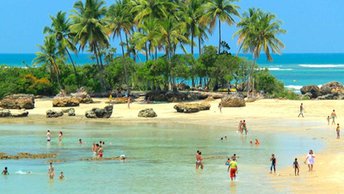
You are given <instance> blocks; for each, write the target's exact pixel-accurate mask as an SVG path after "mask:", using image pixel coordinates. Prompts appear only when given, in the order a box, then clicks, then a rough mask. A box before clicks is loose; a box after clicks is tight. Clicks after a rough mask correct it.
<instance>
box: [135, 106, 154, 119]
mask: <svg viewBox="0 0 344 194" xmlns="http://www.w3.org/2000/svg"><path fill="white" fill-rule="evenodd" d="M137 116H138V117H157V116H158V115H157V114H156V113H155V112H154V110H153V109H152V108H146V109H143V110H140V112H139V114H138V115H137Z"/></svg>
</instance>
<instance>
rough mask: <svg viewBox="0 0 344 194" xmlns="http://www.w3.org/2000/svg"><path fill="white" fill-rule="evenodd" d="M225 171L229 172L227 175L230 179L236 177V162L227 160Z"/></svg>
mask: <svg viewBox="0 0 344 194" xmlns="http://www.w3.org/2000/svg"><path fill="white" fill-rule="evenodd" d="M227 172H229V177H230V178H231V181H233V180H234V179H235V178H236V174H237V172H238V163H237V161H236V160H233V159H232V160H231V161H230V162H229V166H228V168H227Z"/></svg>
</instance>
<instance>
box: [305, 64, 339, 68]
mask: <svg viewBox="0 0 344 194" xmlns="http://www.w3.org/2000/svg"><path fill="white" fill-rule="evenodd" d="M299 66H300V67H307V68H344V64H300V65H299Z"/></svg>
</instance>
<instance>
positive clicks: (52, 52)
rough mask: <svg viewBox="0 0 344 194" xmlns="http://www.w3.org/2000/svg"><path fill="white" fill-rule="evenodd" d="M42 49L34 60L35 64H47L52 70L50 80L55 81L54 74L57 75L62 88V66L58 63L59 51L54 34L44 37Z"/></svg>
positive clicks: (40, 46) (58, 83) (50, 70)
mask: <svg viewBox="0 0 344 194" xmlns="http://www.w3.org/2000/svg"><path fill="white" fill-rule="evenodd" d="M39 49H40V51H39V52H37V53H36V57H35V59H34V60H33V62H34V65H45V66H46V67H47V68H48V70H49V72H50V80H51V81H52V82H53V78H52V77H53V75H55V77H56V81H57V85H58V87H59V89H62V85H61V81H60V68H59V65H58V63H57V61H58V59H59V58H58V57H59V53H58V49H57V47H56V42H55V38H54V37H53V36H47V37H45V39H44V44H43V45H39Z"/></svg>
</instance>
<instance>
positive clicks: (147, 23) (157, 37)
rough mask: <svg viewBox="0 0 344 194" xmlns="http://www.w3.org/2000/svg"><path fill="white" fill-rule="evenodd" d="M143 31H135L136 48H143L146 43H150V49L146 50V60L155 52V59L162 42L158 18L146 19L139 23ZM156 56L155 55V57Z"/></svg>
mask: <svg viewBox="0 0 344 194" xmlns="http://www.w3.org/2000/svg"><path fill="white" fill-rule="evenodd" d="M139 28H140V29H142V32H135V33H134V35H133V40H134V41H135V45H136V46H135V48H136V49H138V50H142V49H143V48H144V47H145V44H146V43H148V47H147V48H148V51H146V60H149V57H150V58H152V54H154V52H155V59H156V58H157V50H158V47H159V45H160V42H161V34H160V28H161V26H160V23H159V20H157V19H146V20H144V21H143V23H142V24H140V25H139ZM153 58H154V57H153Z"/></svg>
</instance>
